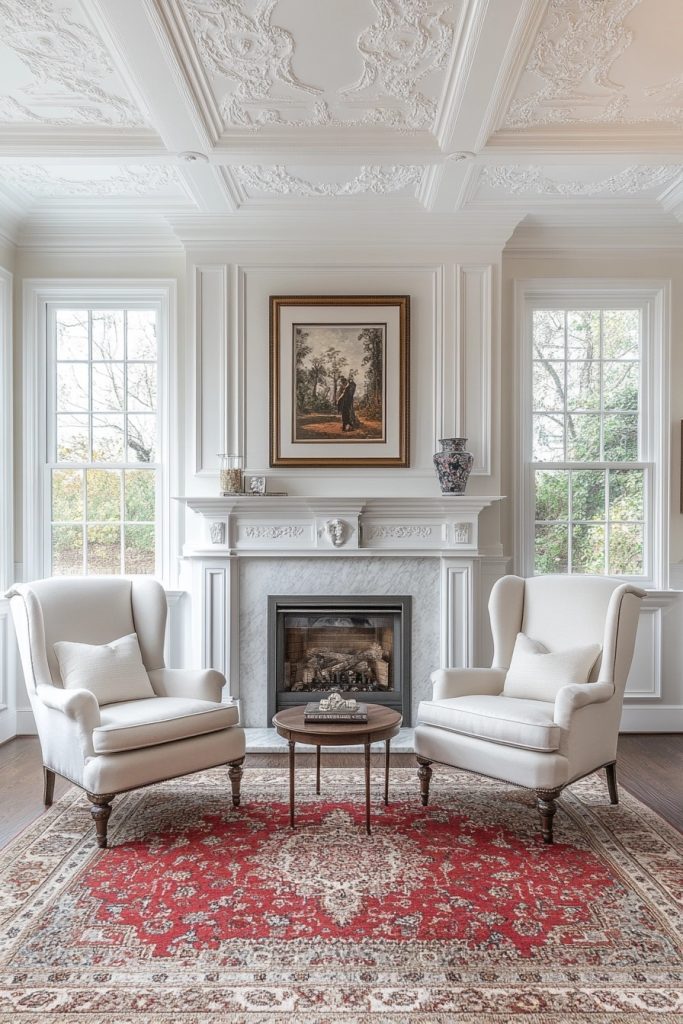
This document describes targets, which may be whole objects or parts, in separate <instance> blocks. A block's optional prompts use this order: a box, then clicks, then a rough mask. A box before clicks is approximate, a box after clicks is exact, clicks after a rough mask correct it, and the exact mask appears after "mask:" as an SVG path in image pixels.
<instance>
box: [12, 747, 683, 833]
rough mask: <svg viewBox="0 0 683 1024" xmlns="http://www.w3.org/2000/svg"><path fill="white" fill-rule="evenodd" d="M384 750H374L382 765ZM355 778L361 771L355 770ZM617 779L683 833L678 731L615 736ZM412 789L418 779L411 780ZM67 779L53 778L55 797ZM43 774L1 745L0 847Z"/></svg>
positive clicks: (358, 758) (328, 760) (278, 762)
mask: <svg viewBox="0 0 683 1024" xmlns="http://www.w3.org/2000/svg"><path fill="white" fill-rule="evenodd" d="M382 758H383V755H382V754H381V753H378V754H376V755H373V759H375V762H376V764H378V765H379V764H381V763H383V762H382ZM297 759H298V763H299V764H300V766H301V767H302V768H305V767H306V766H310V768H311V770H312V771H313V770H314V767H313V766H314V763H315V760H314V759H315V755H314V754H298V755H297ZM391 760H392V764H394V765H396V766H397V767H399V766H401V767H413V766H414V764H415V758H414V756H413V755H412V754H392V757H391ZM362 763H363V760H362V754H360V753H359V754H335V753H332V752H329V753H328V752H325V751H324V752H323V765H329V766H333V765H336V766H337V767H357V768H358V771H359V773H362ZM249 765H253V766H255V767H256V766H259V767H263V768H281V769H282V771H286V769H287V755H286V754H284V753H283V754H249V755H248V757H247V763H246V765H245V767H246V768H247V770H248V768H249ZM359 778H360V775H359ZM618 779H619V783H620V785H622V786H624V787H625V788H626V789H628V790H629V791H630V792H631V793H633V794H634V796H637V797H638V799H639V800H642V801H643V803H645V804H647V805H648V806H649V807H652V808H653V810H655V811H657V812H658V814H661V815H662V817H663V818H666V819H667V821H670V822H671V824H672V825H675V826H676V828H678V829H680V830H681V831H682V832H683V785H682V784H681V780H682V779H683V735H681V734H669V733H666V734H662V733H659V734H656V735H642V734H628V735H624V736H621V737H620V738H619V759H618ZM415 785H416V793H417V780H416V784H415ZM68 786H69V783H68V782H66V781H65V780H64V779H60V778H58V779H57V784H56V786H55V799H58V798H59V797H60V796H61V795H62V793H64V792H65V791H66V790H67V789H68ZM42 794H43V779H42V760H41V756H40V746H39V744H38V740H37V738H36V737H35V736H19V737H17V738H16V739H13V740H9V741H8V742H7V743H5V744H3V745H2V746H0V846H4V845H5V844H6V843H8V842H9V840H10V839H12V838H13V837H14V836H15V835H18V834H19V832H21V831H22V829H24V828H25V827H26V826H27V825H29V824H30V823H31V822H32V821H33V820H35V818H37V817H38V815H39V814H41V813H42V812H43V809H44V808H43V800H42Z"/></svg>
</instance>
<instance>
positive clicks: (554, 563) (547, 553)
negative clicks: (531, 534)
mask: <svg viewBox="0 0 683 1024" xmlns="http://www.w3.org/2000/svg"><path fill="white" fill-rule="evenodd" d="M568 563H569V529H568V527H566V526H539V525H537V526H536V544H535V551H534V572H536V573H552V572H566V571H567V565H568Z"/></svg>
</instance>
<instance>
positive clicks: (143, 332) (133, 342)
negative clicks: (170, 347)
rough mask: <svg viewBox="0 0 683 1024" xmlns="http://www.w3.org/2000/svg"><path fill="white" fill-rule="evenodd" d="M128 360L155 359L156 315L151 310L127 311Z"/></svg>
mask: <svg viewBox="0 0 683 1024" xmlns="http://www.w3.org/2000/svg"><path fill="white" fill-rule="evenodd" d="M127 355H128V358H129V359H156V358H157V315H156V313H155V311H154V310H153V309H129V310H128V353H127Z"/></svg>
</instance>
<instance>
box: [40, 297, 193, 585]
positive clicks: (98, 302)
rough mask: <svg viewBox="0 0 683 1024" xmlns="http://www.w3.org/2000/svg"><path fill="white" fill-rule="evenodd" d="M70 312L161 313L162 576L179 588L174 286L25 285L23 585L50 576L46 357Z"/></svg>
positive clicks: (159, 548)
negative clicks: (58, 312)
mask: <svg viewBox="0 0 683 1024" xmlns="http://www.w3.org/2000/svg"><path fill="white" fill-rule="evenodd" d="M60 303H63V304H64V305H65V306H72V307H75V306H80V307H81V308H94V307H97V306H100V307H108V308H111V307H112V306H122V307H125V306H126V305H131V306H141V305H145V304H148V305H153V306H154V307H156V308H158V310H159V324H158V326H159V331H158V338H159V352H158V361H157V373H158V378H157V379H158V402H159V406H158V408H159V465H160V472H159V477H160V479H159V481H158V484H157V509H156V515H157V519H158V523H157V572H156V574H155V575H157V577H158V578H160V579H161V580H162V581H163V582H164V583H166V584H167V585H169V586H172V585H174V584H175V582H176V580H175V576H174V566H175V559H174V558H173V552H175V551H176V550H177V544H178V538H179V528H180V526H179V524H180V517H179V510H176V509H175V508H174V509H171V507H170V506H171V494H173V493H177V482H178V479H179V465H178V458H179V451H180V446H179V443H178V430H179V424H178V416H177V414H176V408H177V394H178V388H177V340H176V339H177V331H176V283H175V281H172V280H166V279H164V280H157V279H154V280H140V279H136V280H130V281H129V280H121V281H116V283H112V281H111V280H107V281H93V280H88V281H74V280H73V279H70V280H54V279H50V280H27V281H25V282H24V290H23V308H24V355H23V379H24V388H23V401H24V414H23V434H24V459H23V466H24V494H23V497H24V544H23V551H24V578H25V579H27V580H31V579H38V578H40V577H41V576H48V575H50V572H51V567H50V566H49V564H48V561H47V559H48V553H49V550H50V547H49V538H48V535H47V528H48V524H49V519H50V490H49V486H48V479H47V478H48V471H47V465H48V455H49V451H50V449H49V440H50V431H51V429H52V427H51V423H50V417H51V412H52V405H53V403H52V400H51V396H50V373H49V369H50V366H49V355H48V343H49V338H48V329H49V328H48V325H49V321H50V309H51V308H54V307H55V306H59V305H60Z"/></svg>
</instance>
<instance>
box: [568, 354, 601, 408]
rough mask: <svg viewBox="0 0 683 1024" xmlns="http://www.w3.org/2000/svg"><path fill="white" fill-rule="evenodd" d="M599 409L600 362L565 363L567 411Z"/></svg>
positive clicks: (593, 360)
mask: <svg viewBox="0 0 683 1024" xmlns="http://www.w3.org/2000/svg"><path fill="white" fill-rule="evenodd" d="M599 408H600V361H599V360H596V359H591V360H587V359H586V360H584V361H583V362H581V363H576V362H575V363H567V409H571V410H574V409H599Z"/></svg>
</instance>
